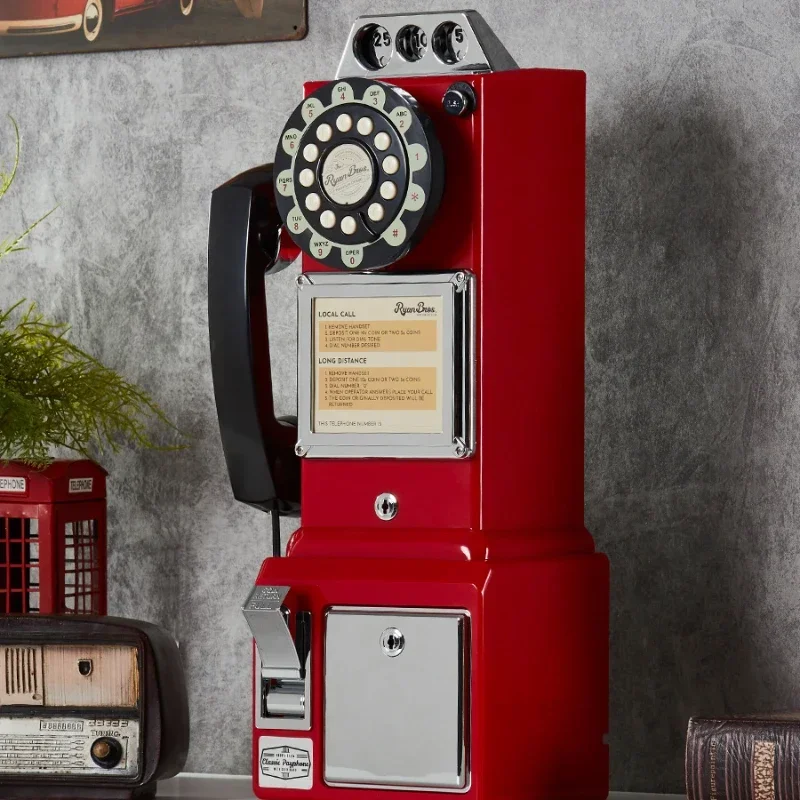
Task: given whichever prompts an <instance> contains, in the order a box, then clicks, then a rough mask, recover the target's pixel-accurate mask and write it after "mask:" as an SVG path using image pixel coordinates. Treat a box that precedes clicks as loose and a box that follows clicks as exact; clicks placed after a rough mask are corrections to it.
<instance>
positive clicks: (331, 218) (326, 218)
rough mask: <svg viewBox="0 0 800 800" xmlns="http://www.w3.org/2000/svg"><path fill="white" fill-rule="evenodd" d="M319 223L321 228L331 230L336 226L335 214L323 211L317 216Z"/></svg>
mask: <svg viewBox="0 0 800 800" xmlns="http://www.w3.org/2000/svg"><path fill="white" fill-rule="evenodd" d="M319 221H320V224H321V225H322V227H323V228H332V227H333V226H334V225H335V224H336V214H334V213H333V211H331V210H330V209H328V210H327V211H323V212H322V213H321V214H320V215H319Z"/></svg>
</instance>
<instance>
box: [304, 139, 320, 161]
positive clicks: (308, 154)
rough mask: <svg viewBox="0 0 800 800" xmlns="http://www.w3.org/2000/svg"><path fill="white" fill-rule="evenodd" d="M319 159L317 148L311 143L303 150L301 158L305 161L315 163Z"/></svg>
mask: <svg viewBox="0 0 800 800" xmlns="http://www.w3.org/2000/svg"><path fill="white" fill-rule="evenodd" d="M318 157H319V147H317V146H316V145H315V144H314V143H313V142H309V144H307V145H306V146H305V147H304V148H303V158H304V159H305V160H306V161H316V160H317V158H318Z"/></svg>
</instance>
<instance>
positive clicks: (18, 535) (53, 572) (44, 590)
mask: <svg viewBox="0 0 800 800" xmlns="http://www.w3.org/2000/svg"><path fill="white" fill-rule="evenodd" d="M106 607H107V594H106V472H105V470H103V468H102V467H100V466H98V465H97V464H95V463H94V462H92V461H55V462H53V463H52V464H50V466H48V467H46V468H45V469H43V470H36V469H33V468H32V467H28V466H26V465H24V464H19V463H15V462H11V463H9V464H0V614H105V613H106Z"/></svg>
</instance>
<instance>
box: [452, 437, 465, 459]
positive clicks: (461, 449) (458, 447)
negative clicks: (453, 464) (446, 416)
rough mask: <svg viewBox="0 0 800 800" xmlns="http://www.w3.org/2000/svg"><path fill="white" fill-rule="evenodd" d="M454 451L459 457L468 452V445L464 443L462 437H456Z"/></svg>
mask: <svg viewBox="0 0 800 800" xmlns="http://www.w3.org/2000/svg"><path fill="white" fill-rule="evenodd" d="M453 445H454V447H453V452H454V453H455V454H456V455H457V456H458V457H459V458H463V457H464V456H465V455H466V454H467V446H466V445H465V444H464V442H463V441H461V439H456V440H455V441H454V442H453Z"/></svg>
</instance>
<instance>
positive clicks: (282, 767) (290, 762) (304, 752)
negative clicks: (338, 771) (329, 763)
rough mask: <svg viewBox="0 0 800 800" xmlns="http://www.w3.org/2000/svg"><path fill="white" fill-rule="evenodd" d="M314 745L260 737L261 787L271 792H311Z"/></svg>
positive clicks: (289, 739)
mask: <svg viewBox="0 0 800 800" xmlns="http://www.w3.org/2000/svg"><path fill="white" fill-rule="evenodd" d="M313 757H314V742H313V741H312V740H311V739H294V738H289V737H286V738H283V737H276V736H260V737H259V739H258V785H259V786H264V787H269V788H271V789H311V788H312V786H313V785H314V769H313V767H314V761H313Z"/></svg>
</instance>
